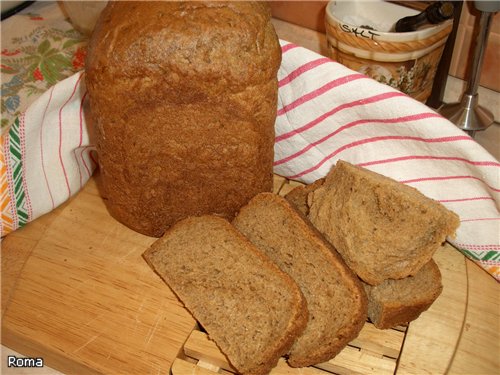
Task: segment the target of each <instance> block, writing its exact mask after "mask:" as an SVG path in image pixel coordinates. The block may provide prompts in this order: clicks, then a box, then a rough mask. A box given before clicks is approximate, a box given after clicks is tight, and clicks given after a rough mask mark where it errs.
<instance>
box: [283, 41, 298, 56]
mask: <svg viewBox="0 0 500 375" xmlns="http://www.w3.org/2000/svg"><path fill="white" fill-rule="evenodd" d="M297 47H298V45H296V44H293V43H288V44H285V45H284V46H282V47H281V53H282V54H284V53H286V52H288V51H290V50H291V49H294V48H297Z"/></svg>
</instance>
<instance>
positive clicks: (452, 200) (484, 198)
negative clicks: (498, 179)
mask: <svg viewBox="0 0 500 375" xmlns="http://www.w3.org/2000/svg"><path fill="white" fill-rule="evenodd" d="M482 200H490V201H494V199H493V198H492V197H472V198H459V199H440V200H439V201H438V202H441V203H455V202H470V201H482Z"/></svg>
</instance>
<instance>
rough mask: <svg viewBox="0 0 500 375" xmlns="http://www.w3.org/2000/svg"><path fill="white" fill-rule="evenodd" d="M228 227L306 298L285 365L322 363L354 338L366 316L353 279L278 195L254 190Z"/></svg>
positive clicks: (363, 298) (361, 293)
mask: <svg viewBox="0 0 500 375" xmlns="http://www.w3.org/2000/svg"><path fill="white" fill-rule="evenodd" d="M233 225H234V226H235V227H236V228H237V229H238V230H239V231H241V232H242V233H243V234H244V235H245V236H246V237H247V238H249V239H250V241H252V242H253V243H254V244H255V245H256V246H257V247H258V248H259V249H260V250H262V251H263V252H264V253H265V254H266V255H267V256H268V257H269V258H271V259H272V260H273V261H274V262H275V263H276V264H277V265H278V266H279V267H280V269H281V270H282V271H284V272H286V273H287V274H289V275H290V276H291V277H292V278H293V279H294V280H295V282H297V284H298V285H299V287H300V288H301V290H302V292H303V294H304V296H305V298H306V301H307V307H308V310H309V322H308V324H307V327H306V329H305V331H304V333H303V334H302V335H301V336H300V337H299V338H298V339H297V342H296V343H295V344H294V345H293V347H292V348H291V350H290V352H289V353H288V363H289V364H290V365H291V366H293V367H305V366H310V365H314V364H318V363H321V362H326V361H328V360H329V359H331V358H333V357H334V356H335V355H337V354H338V353H339V352H340V351H341V350H342V349H343V348H344V347H345V346H346V345H347V344H348V343H349V342H350V341H351V340H353V339H354V338H356V337H357V335H358V333H359V331H360V330H361V328H362V327H363V325H364V323H365V321H366V319H367V301H366V295H365V292H364V290H363V287H362V285H361V283H360V282H359V279H358V278H357V277H356V275H354V273H353V272H352V271H351V270H350V269H349V268H348V267H347V266H346V264H345V263H344V262H343V261H342V259H341V258H340V256H339V255H338V254H337V253H336V251H335V250H334V249H332V248H331V247H330V246H329V245H328V243H327V242H326V241H325V240H324V239H323V238H322V236H321V235H320V234H319V233H318V232H317V231H316V230H314V229H313V228H312V227H311V226H310V224H309V223H308V222H306V221H305V220H304V219H303V218H302V216H300V215H299V214H298V213H297V212H296V211H295V210H294V209H293V208H292V207H291V206H290V204H289V203H288V202H287V201H286V200H285V199H284V198H282V197H280V196H278V195H276V194H272V193H261V194H258V195H257V196H256V197H255V198H253V199H252V200H251V201H250V203H248V204H247V205H246V206H244V207H243V208H242V209H241V211H240V212H239V213H238V215H237V216H236V218H235V219H234V220H233Z"/></svg>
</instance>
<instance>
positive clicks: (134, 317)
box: [2, 176, 500, 375]
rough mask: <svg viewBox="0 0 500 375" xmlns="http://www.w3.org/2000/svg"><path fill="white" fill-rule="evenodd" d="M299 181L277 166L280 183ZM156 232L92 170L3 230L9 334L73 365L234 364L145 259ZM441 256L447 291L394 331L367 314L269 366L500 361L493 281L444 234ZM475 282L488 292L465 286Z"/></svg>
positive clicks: (428, 366)
mask: <svg viewBox="0 0 500 375" xmlns="http://www.w3.org/2000/svg"><path fill="white" fill-rule="evenodd" d="M97 178H98V177H97ZM296 185H297V183H294V182H290V181H287V180H285V179H283V178H281V177H278V176H276V178H275V192H278V193H279V194H282V195H283V194H285V193H286V192H287V191H289V190H290V189H291V188H293V187H294V186H296ZM154 240H155V239H154V238H151V237H147V236H143V235H140V234H138V233H135V232H133V231H132V230H130V229H128V228H126V227H125V226H123V225H122V224H120V223H118V222H117V221H115V220H114V219H113V218H111V217H110V215H109V214H108V212H107V210H106V208H105V206H104V204H103V201H102V199H101V198H100V196H99V192H98V189H97V184H96V177H94V178H92V179H91V180H90V182H89V183H88V184H87V185H86V186H85V188H84V189H83V190H82V191H81V192H80V193H78V194H77V195H76V196H75V197H74V198H73V199H72V200H70V201H69V202H68V203H66V204H65V205H63V206H62V207H59V208H58V209H57V210H55V211H53V212H51V213H49V214H47V215H45V216H43V217H41V218H39V219H38V220H36V221H34V222H32V223H30V224H28V225H27V226H26V227H24V228H23V229H21V230H18V231H16V232H14V233H12V234H10V235H9V236H7V237H6V238H5V239H4V240H3V243H2V344H3V345H5V346H8V347H9V348H12V349H14V350H16V351H18V352H20V353H23V354H24V355H27V356H31V357H43V358H44V363H45V365H48V366H51V367H54V368H56V369H58V370H60V371H62V372H65V373H71V374H168V373H169V372H170V369H171V367H172V366H173V368H172V372H173V373H174V374H180V375H182V374H184V373H185V372H186V371H189V372H191V371H194V373H200V374H203V373H214V372H215V373H227V372H226V370H225V369H224V364H223V363H222V364H221V361H219V359H220V358H221V357H220V356H221V354H220V353H217V348H216V347H215V349H214V345H213V343H212V342H210V341H209V340H208V339H207V338H206V336H203V333H202V332H199V331H198V330H197V328H196V322H195V320H194V319H193V318H192V317H191V316H190V315H189V313H188V312H187V311H186V310H185V309H184V308H183V307H182V305H181V304H180V303H179V301H178V300H177V299H176V298H175V296H174V295H173V294H172V292H171V291H170V289H169V288H168V287H167V286H166V285H165V284H164V283H163V282H162V281H161V280H160V278H159V277H158V276H157V275H156V274H154V273H153V272H152V271H151V270H150V268H149V267H148V266H147V264H146V263H145V261H144V260H143V259H142V257H141V254H142V253H143V251H144V250H145V249H146V248H147V247H148V246H149V245H150V244H151V243H152V242H153V241H154ZM435 259H436V261H437V262H438V264H439V266H440V268H441V271H442V274H443V284H444V291H443V293H442V295H441V296H440V297H439V299H438V300H437V301H436V302H435V304H434V305H433V306H432V307H431V309H430V310H429V311H427V312H426V313H424V314H422V316H421V317H420V318H419V319H418V320H416V321H415V322H413V323H411V324H410V325H409V327H408V328H405V327H404V328H402V329H400V330H399V331H398V330H396V332H394V333H391V331H378V330H376V329H374V328H373V327H372V326H371V325H369V323H367V326H365V329H364V330H363V331H362V332H363V334H362V335H360V337H359V338H358V339H357V340H355V342H353V343H352V345H351V346H350V347H348V348H346V350H345V351H344V352H342V353H341V355H339V356H338V357H337V358H336V361H334V362H332V363H328V364H325V365H324V366H322V367H321V366H320V367H318V368H311V369H308V370H307V371H306V372H304V371H305V369H304V370H292V369H290V368H288V367H287V366H286V364H284V367H280V370H277V372H276V371H275V372H274V373H276V374H279V373H290V374H292V373H293V374H298V373H324V372H325V371H326V372H332V371H333V372H336V373H357V374H361V373H373V372H375V370H376V369H378V368H379V367H377V366H383V367H384V368H386V369H388V373H392V372H394V369H396V372H397V373H398V374H399V373H401V374H403V373H413V374H419V373H423V372H425V373H445V372H446V371H448V370H450V369H452V370H453V369H456V370H460V371H463V370H467V369H471V368H474V369H485V370H487V371H486V372H490V371H491V370H492V369H493V370H495V369H496V370H497V371H498V366H499V365H498V356H496V355H495V354H497V353H498V317H499V316H498V306H499V305H498V296H499V293H498V292H499V290H500V289H499V288H498V285H497V284H496V283H495V282H494V281H493V280H492V278H491V277H490V276H488V275H486V273H484V272H483V271H481V270H479V269H478V267H476V266H475V265H472V266H471V265H469V264H467V263H466V261H465V259H464V257H463V256H462V255H461V254H460V253H459V252H458V251H456V250H455V249H453V248H451V246H449V245H448V246H446V247H444V248H443V249H442V250H440V251H438V253H437V254H436V257H435ZM471 275H472V276H473V280H472V281H471ZM468 276H469V277H468ZM471 283H472V284H473V286H474V287H476V286H477V285H479V283H480V285H481V286H482V288H483V289H484V290H486V292H485V293H486V294H482V295H481V297H479V295H477V294H476V295H475V296H474V297H472V296H471V295H469V288H470V284H471ZM485 296H486V297H485ZM479 314H481V316H480V318H479V317H478V316H479ZM485 319H486V322H484V320H485ZM495 319H496V323H495ZM495 324H496V327H495ZM492 332H493V333H492ZM495 345H496V346H495ZM200 347H201V349H200ZM193 348H195V349H193ZM214 350H215V354H213V353H214ZM193 353H194V354H193ZM214 355H215V357H214ZM214 358H215V360H214ZM218 358H219V359H218ZM222 358H223V357H222ZM210 361H212V363H210ZM214 361H215V362H216V363H213V362H214ZM217 361H218V362H217ZM222 362H223V359H222ZM281 365H283V364H280V366H281ZM390 366H392V370H391V367H390ZM318 371H319V372H318ZM490 373H491V372H490Z"/></svg>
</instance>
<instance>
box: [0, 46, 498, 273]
mask: <svg viewBox="0 0 500 375" xmlns="http://www.w3.org/2000/svg"><path fill="white" fill-rule="evenodd" d="M281 44H282V51H283V60H282V65H281V68H280V70H279V73H278V79H279V100H278V116H277V120H276V144H275V163H274V166H275V172H276V173H277V174H280V175H282V176H285V177H288V178H291V179H295V180H299V181H302V182H306V183H310V182H313V181H315V180H316V179H318V178H320V177H323V176H324V175H325V174H326V173H327V172H328V171H329V170H330V168H331V167H332V166H333V165H334V164H335V162H336V161H337V160H339V159H343V160H346V161H349V162H351V163H353V164H357V165H360V166H363V167H366V168H369V169H371V170H374V171H376V172H379V173H381V174H384V175H386V176H389V177H391V178H393V179H395V180H398V181H401V182H403V183H405V184H408V185H411V186H413V187H415V188H417V189H418V190H420V191H421V192H422V193H424V194H425V195H427V196H428V197H431V198H433V199H436V200H438V201H440V202H442V203H443V204H444V205H445V206H446V207H448V208H449V209H451V210H453V211H454V212H456V213H457V214H458V215H459V216H460V220H461V226H460V228H459V230H458V232H457V236H456V238H455V239H450V240H451V241H452V243H453V244H454V245H455V246H456V247H457V248H459V249H460V250H461V251H462V252H463V253H464V254H465V255H466V256H468V257H469V258H471V259H472V260H474V261H475V262H477V263H478V264H479V265H480V266H482V267H483V268H484V269H485V270H487V271H488V272H489V273H490V274H492V275H493V276H494V277H495V278H496V279H497V280H500V238H499V237H500V236H499V234H500V227H499V226H500V213H499V207H500V204H499V202H500V196H499V193H500V183H499V175H500V174H499V172H500V163H499V162H498V161H497V160H496V159H495V158H494V157H493V156H491V155H490V154H489V153H488V152H487V151H486V150H484V149H483V148H482V147H481V146H480V145H478V144H477V143H476V142H475V141H474V140H473V139H472V138H470V137H469V136H468V135H466V134H465V133H464V132H462V131H461V130H459V129H457V128H456V127H455V126H454V125H453V124H452V123H450V122H449V121H447V120H445V119H444V118H442V117H441V116H440V115H438V114H436V113H435V112H434V111H432V110H431V109H429V108H428V107H427V106H425V105H423V104H421V103H419V102H417V101H415V100H414V99H412V98H410V97H408V96H406V95H404V94H402V93H401V92H399V91H396V90H394V89H392V88H390V87H388V86H386V85H383V84H380V83H377V82H375V81H374V80H372V79H370V78H368V77H367V76H365V75H362V74H359V73H357V72H354V71H352V70H349V69H348V68H346V67H344V66H342V65H341V64H338V63H336V62H334V61H332V60H330V59H328V58H325V57H323V56H320V55H318V54H316V53H314V52H312V51H309V50H306V49H304V48H302V47H299V46H297V45H294V44H291V43H288V42H285V41H281ZM85 93H86V91H85V87H84V79H83V73H78V74H76V75H74V76H72V77H70V78H68V79H66V80H64V81H62V82H60V83H59V84H57V85H55V86H53V87H52V88H51V89H50V90H49V91H47V92H45V93H44V94H43V95H42V96H41V97H40V98H39V99H38V100H37V101H36V102H35V103H34V104H32V105H31V106H30V107H29V109H28V110H27V111H26V112H24V113H23V114H22V115H21V116H20V117H19V118H18V119H17V120H16V122H15V123H14V124H13V125H12V126H11V127H10V129H9V131H8V132H7V133H5V134H4V135H3V137H2V145H3V153H2V166H1V168H2V184H3V185H2V235H5V234H7V233H8V232H10V231H12V230H15V229H16V228H18V227H20V226H22V225H24V224H25V223H27V222H28V221H30V220H33V219H35V218H36V217H38V216H40V215H42V214H44V213H46V212H48V211H50V210H52V209H53V208H54V207H56V206H57V205H59V204H61V203H62V202H64V201H66V200H67V199H68V198H69V197H70V196H71V195H73V194H75V193H76V192H77V191H78V190H79V189H80V188H81V187H82V186H83V184H84V183H85V182H86V181H87V180H88V178H89V177H90V175H91V173H92V171H93V169H94V168H95V166H96V164H95V160H94V159H93V157H92V150H93V148H92V143H91V141H90V137H89V134H90V133H91V132H90V131H89V129H87V123H86V121H85V112H86V111H85V105H86V101H85Z"/></svg>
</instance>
